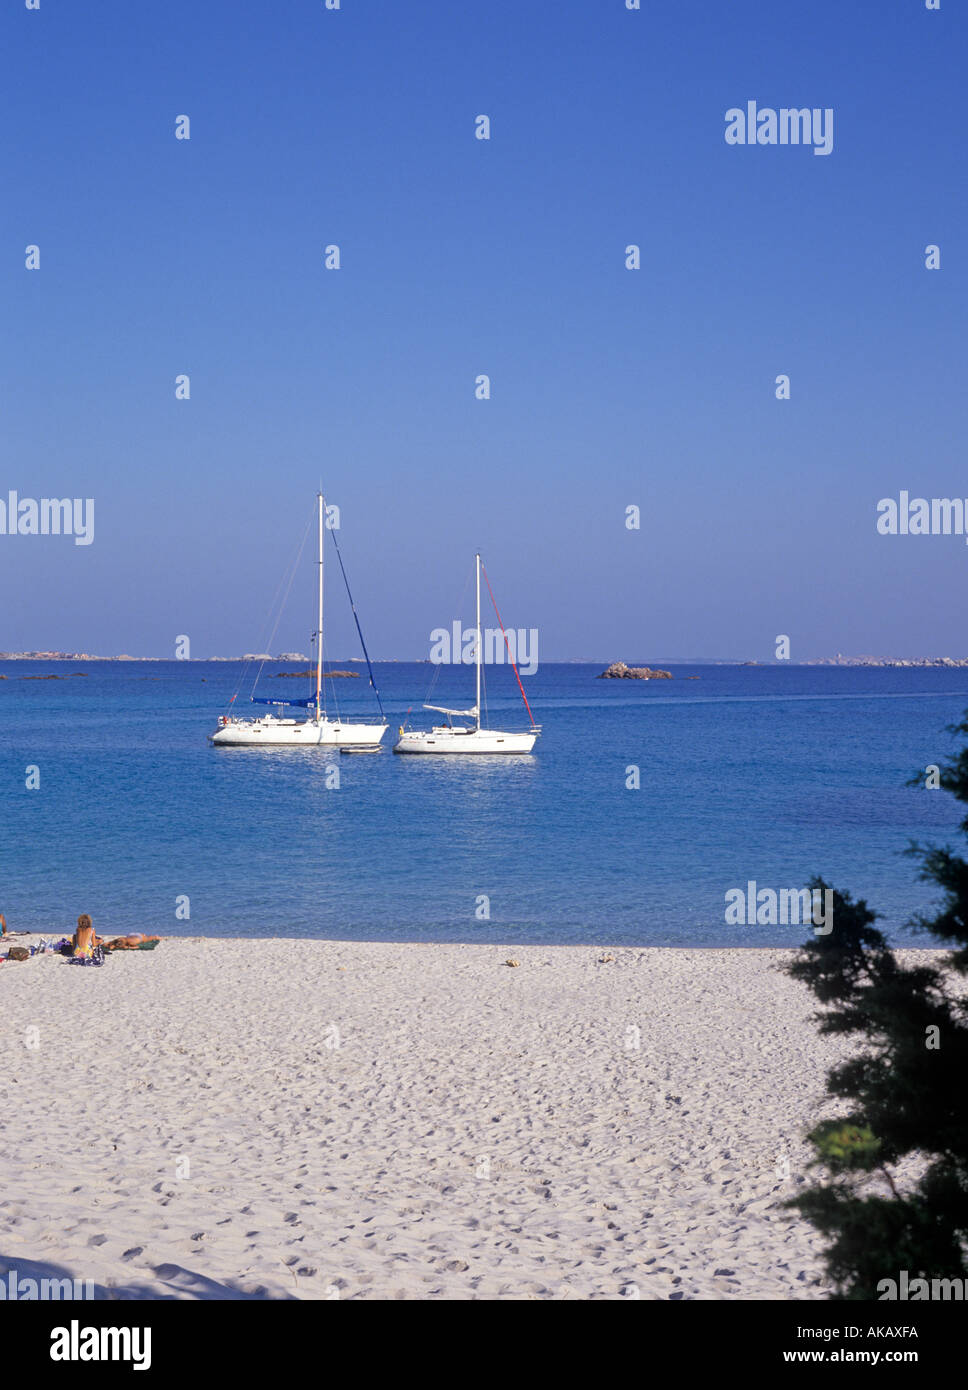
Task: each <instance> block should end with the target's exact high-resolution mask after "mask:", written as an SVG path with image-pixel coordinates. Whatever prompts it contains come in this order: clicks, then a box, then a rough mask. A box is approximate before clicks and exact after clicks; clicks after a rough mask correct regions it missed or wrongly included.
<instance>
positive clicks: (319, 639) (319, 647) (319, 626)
mask: <svg viewBox="0 0 968 1390" xmlns="http://www.w3.org/2000/svg"><path fill="white" fill-rule="evenodd" d="M318 502H319V617H318V619H317V622H316V721H317V723H318V722H319V708H320V695H321V693H322V689H323V494H322V493H321V492H320V493H319V494H318Z"/></svg>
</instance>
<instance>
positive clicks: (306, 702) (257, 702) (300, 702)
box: [249, 695, 316, 709]
mask: <svg viewBox="0 0 968 1390" xmlns="http://www.w3.org/2000/svg"><path fill="white" fill-rule="evenodd" d="M249 699H250V701H251V703H252V704H253V705H301V706H302V708H303V709H308V708H309V706H310V705H315V703H316V696H315V695H314V696H313V697H312V698H311V699H309V700H292V699H288V700H266V699H263V698H262V697H260V696H259V695H251V696H250V697H249Z"/></svg>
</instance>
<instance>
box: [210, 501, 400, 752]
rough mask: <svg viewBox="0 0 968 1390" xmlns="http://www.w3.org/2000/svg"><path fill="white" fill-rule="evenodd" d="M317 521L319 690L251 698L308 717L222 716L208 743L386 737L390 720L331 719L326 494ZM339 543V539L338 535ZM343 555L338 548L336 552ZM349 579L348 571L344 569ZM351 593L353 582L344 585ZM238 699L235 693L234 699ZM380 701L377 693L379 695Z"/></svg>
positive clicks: (367, 742)
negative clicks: (326, 655)
mask: <svg viewBox="0 0 968 1390" xmlns="http://www.w3.org/2000/svg"><path fill="white" fill-rule="evenodd" d="M316 500H317V504H318V520H319V562H318V569H319V616H318V622H317V628H316V694H315V696H311V697H310V698H309V699H284V700H268V699H259V698H257V697H256V696H254V695H253V696H251V701H252V703H253V704H256V705H275V706H277V707H280V708H283V709H284V708H286V707H287V706H293V707H302V708H303V709H305V710H306V711H307V713H306V717H305V718H304V719H288V718H283V717H282V716H280V715H275V714H272V713H269V714H264V715H262V716H261V717H258V718H253V719H239V718H236V717H234V716H232V715H226V714H223V715H221V716H220V717H219V721H218V728H217V729H216V730H215V733H214V734H209V742H210V743H213V744H217V745H218V746H219V747H226V746H235V747H243V746H248V747H259V748H269V747H286V748H291V747H294V748H315V747H325V748H335V747H340V748H341V747H344V746H353V747H357V748H359V747H368V746H375V745H377V744H379V742H380V740H381V739H382V738H383V735H384V734H385V733H386V731H387V722H386V720H385V719H384V718H382V706H381V718H380V720H377V721H372V722H364V721H355V720H354V721H352V722H350V721H348V720H345V719H340V718H339V717H338V716H337V717H336V718H330V716H329V715H328V714H327V713H326V710H325V709H324V708H323V699H322V692H323V514H324V510H325V503H324V501H323V494H322V493H321V492H320V493H318V494H317V498H316ZM334 541H335V537H334ZM338 553H339V550H338V547H337V554H338ZM342 563H343V562H342V558H341V559H340V566H341V567H342ZM343 577H344V579H345V578H346V571H345V570H344V571H343ZM346 588H347V593H348V594H349V584H347V586H346ZM349 597H350V606H351V607H352V609H353V616H354V618H356V627H357V631H358V632H359V634H360V641H361V642H362V641H363V632H362V630H361V628H360V622H359V618H357V617H356V607H355V605H354V604H353V596H352V594H350V595H349ZM363 651H364V654H365V655H366V645H365V643H364V644H363ZM366 664H367V667H368V669H369V672H370V684H371V685H372V686H373V688H374V690H376V684H375V682H374V680H373V668H372V666H370V658H369V656H368V655H367V656H366ZM234 698H235V697H234V696H233V699H234ZM377 699H378V700H379V696H377Z"/></svg>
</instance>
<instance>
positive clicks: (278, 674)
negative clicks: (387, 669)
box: [270, 667, 360, 681]
mask: <svg viewBox="0 0 968 1390" xmlns="http://www.w3.org/2000/svg"><path fill="white" fill-rule="evenodd" d="M315 674H316V668H315V667H307V669H306V670H305V671H275V672H274V673H273V674H272V676H271V677H270V679H272V680H277V681H284V680H291V679H293V678H294V677H295V676H315ZM327 676H349V677H351V678H352V679H353V680H359V678H360V673H359V671H324V672H323V679H324V680H325V678H326V677H327Z"/></svg>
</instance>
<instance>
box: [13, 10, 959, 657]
mask: <svg viewBox="0 0 968 1390" xmlns="http://www.w3.org/2000/svg"><path fill="white" fill-rule="evenodd" d="M966 33H968V21H966V18H965V14H964V10H963V7H962V6H960V5H958V4H956V3H955V0H942V7H941V10H940V11H938V12H936V13H934V12H929V11H927V10H926V9H925V8H924V4H923V0H892V3H890V4H885V3H883V0H851V3H843V2H842V0H836V2H835V0H799V3H797V2H795V0H790V2H789V3H784V4H777V3H775V0H757V2H756V3H751V2H749V0H747V2H746V3H743V0H738V2H736V3H730V4H728V5H727V4H722V3H718V0H717V2H716V3H714V2H713V0H706V2H705V3H693V4H682V3H672V2H671V0H670V3H660V0H644V3H643V9H642V11H640V12H629V11H627V10H626V8H625V4H624V0H482V3H479V4H471V3H463V2H462V0H407V2H406V3H404V2H403V0H342V7H341V9H340V10H339V11H338V12H332V11H327V10H326V8H325V6H324V3H323V0H285V3H283V2H282V0H248V2H247V3H245V4H239V3H229V0H138V3H137V4H135V3H132V0H97V3H94V0H41V8H40V10H39V11H37V12H31V11H28V10H26V9H25V8H24V7H23V6H22V5H20V4H18V3H17V0H9V3H7V4H6V5H5V6H4V7H3V10H2V15H0V44H2V51H3V55H4V57H3V68H4V79H3V102H4V105H5V107H6V110H5V114H4V123H3V129H4V132H5V134H4V138H3V190H4V193H3V198H2V200H0V227H2V243H0V244H2V247H3V254H2V257H0V293H2V296H3V319H4V332H3V347H2V353H3V358H2V367H3V387H4V389H3V404H2V424H0V429H2V435H3V440H4V443H3V468H2V470H0V498H3V497H5V495H6V492H7V490H8V489H10V488H15V489H17V490H18V491H19V493H20V494H21V495H22V496H31V497H41V496H55V497H60V496H82V497H88V496H90V497H94V498H95V541H94V544H93V545H91V546H88V547H78V546H74V545H73V543H72V542H71V541H70V540H65V539H62V538H33V537H20V536H17V537H7V536H2V537H0V585H2V596H3V602H2V610H0V611H2V623H0V649H7V650H11V649H22V648H40V647H44V648H61V649H71V650H79V649H84V650H88V651H96V652H102V653H106V654H109V653H113V652H119V651H127V652H130V653H133V654H136V655H148V654H165V655H169V654H173V644H174V640H175V636H176V635H177V634H181V633H186V634H188V635H190V637H191V639H192V648H193V655H199V656H201V655H208V654H212V653H220V654H231V653H235V652H239V651H243V650H251V649H252V648H253V647H254V646H256V645H257V644H258V642H259V639H260V638H261V637H262V635H263V627H264V618H265V613H266V610H267V608H268V606H269V603H270V601H271V599H272V595H273V594H274V593H275V591H276V587H277V585H278V582H279V579H280V576H281V574H282V572H283V570H284V568H285V566H286V564H287V563H288V561H289V559H290V557H291V555H292V553H293V551H294V548H295V545H296V542H297V540H298V537H299V535H300V534H301V531H302V528H303V526H304V523H305V520H306V517H307V514H308V511H309V508H310V507H311V505H312V496H313V493H314V492H315V490H316V487H317V485H318V482H319V480H320V478H322V480H323V483H324V487H325V490H326V492H327V495H328V497H329V498H330V499H331V500H332V501H333V502H335V503H338V504H339V505H340V507H341V509H342V520H343V525H342V530H341V533H340V535H341V543H342V546H343V550H344V555H345V557H346V560H347V563H348V565H349V568H350V576H351V580H352V582H353V585H354V589H355V595H356V598H357V603H358V607H359V609H360V612H361V614H362V617H363V620H364V628H365V631H366V632H367V635H368V640H369V642H370V646H371V649H372V651H373V652H374V654H375V655H378V656H384V657H408V656H410V657H416V656H426V655H427V651H428V637H429V632H430V630H431V628H433V627H435V626H438V625H445V624H449V623H450V621H451V619H452V618H454V617H455V616H457V612H456V605H457V600H458V598H459V596H460V594H461V591H462V588H463V585H464V582H465V578H466V575H467V572H468V568H469V565H470V563H471V560H472V556H473V551H474V548H475V547H477V546H480V548H481V549H482V550H483V552H484V554H485V559H486V560H487V561H488V563H489V568H490V570H491V574H492V577H493V579H494V582H495V584H496V586H497V594H498V599H499V602H501V604H502V612H503V615H504V617H505V620H506V621H507V622H508V623H510V624H512V625H515V626H521V627H537V628H538V629H539V631H540V640H541V649H540V650H541V656H542V658H544V659H546V660H552V659H556V658H561V659H565V658H573V657H582V656H587V657H595V658H599V657H600V658H609V659H612V658H623V657H624V658H648V657H649V656H650V655H659V654H666V655H681V656H690V655H708V656H720V657H729V656H739V657H756V658H759V659H768V658H769V657H771V655H772V653H773V643H774V638H775V636H776V635H777V634H779V633H786V634H789V635H790V636H791V639H792V652H791V655H792V658H793V659H794V660H797V659H798V658H799V659H805V658H808V657H812V656H817V655H824V654H829V653H834V652H836V651H843V652H851V653H856V652H874V653H881V654H898V655H915V654H945V653H947V654H951V655H962V654H966V653H968V638H966V632H965V626H964V623H963V610H964V600H965V594H966V576H968V546H966V545H965V543H964V541H963V539H961V538H958V537H947V538H945V537H938V538H900V537H897V538H883V537H880V536H878V535H877V533H876V531H875V528H874V519H875V512H874V508H875V504H876V502H877V500H878V499H879V498H881V497H884V496H889V495H895V496H896V495H897V492H898V490H899V489H901V488H907V489H908V490H910V491H911V492H912V494H917V493H920V494H922V495H924V496H928V497H931V496H952V495H959V494H960V495H961V496H968V469H966V467H965V462H964V459H965V445H964V440H965V418H964V417H965V409H966V404H965V403H966V398H968V393H966V390H965V370H964V369H965V322H966V314H965V309H966V305H965V284H966V275H965V257H966V251H968V241H966V235H965V225H966V220H965V214H966V177H965V176H966V161H965V156H964V148H965V81H964V74H965V71H966V66H968V63H966V59H968V43H966ZM750 99H754V100H756V101H757V102H758V103H759V105H760V106H761V107H763V106H773V107H781V106H810V107H814V106H816V107H823V108H826V107H832V108H833V110H834V113H835V126H834V136H835V143H834V150H833V153H832V154H831V155H830V156H829V157H818V156H816V155H814V154H813V153H812V151H811V150H810V149H804V148H792V147H787V148H771V147H748V148H747V147H731V146H728V145H727V144H726V143H725V141H724V129H725V122H724V116H725V112H726V110H727V109H728V108H730V107H733V106H740V107H743V106H745V103H746V102H747V101H748V100H750ZM481 113H485V114H487V115H488V116H489V117H490V119H491V122H492V131H491V139H490V141H489V142H484V141H478V140H476V139H475V138H474V121H475V117H476V116H477V115H479V114H481ZM181 114H187V115H188V116H189V117H190V118H191V140H190V141H178V140H176V139H175V138H174V129H175V118H176V117H177V116H179V115H181ZM632 242H635V243H638V244H639V245H640V246H641V248H642V268H641V270H640V271H638V272H631V271H628V270H626V269H625V265H624V248H625V246H626V245H627V244H628V243H632ZM329 243H338V244H339V246H340V248H341V253H342V268H341V269H340V270H339V271H326V270H325V268H324V263H323V248H324V247H325V246H326V245H327V244H329ZM928 243H937V244H939V245H940V246H941V249H942V269H941V271H940V272H929V271H927V270H925V268H924V247H925V246H926V245H927V244H928ZM28 244H37V245H39V246H40V248H41V268H40V270H39V271H31V272H29V271H27V270H26V269H25V268H24V248H25V247H26V246H27V245H28ZM183 372H184V373H188V374H189V375H190V377H191V400H190V401H189V402H180V401H176V400H175V396H174V386H175V377H176V376H177V375H178V374H179V373H183ZM479 373H487V374H488V375H489V376H490V378H491V382H492V398H491V400H489V401H486V402H482V401H478V400H476V399H475V395H474V382H475V378H476V376H477V375H478V374H479ZM779 373H788V374H789V375H790V377H791V390H792V396H791V399H790V400H789V401H784V402H780V401H777V400H776V399H775V395H774V391H775V386H774V378H775V377H776V376H777V374H779ZM629 504H637V505H638V506H640V507H641V509H642V527H641V530H640V531H637V532H636V531H629V530H627V529H626V527H625V524H624V514H625V508H626V506H628V505H629ZM305 580H306V582H305V583H304V584H302V585H300V587H299V591H298V592H299V601H298V602H296V603H294V604H293V605H291V608H290V612H289V614H288V621H286V622H284V624H283V626H282V628H280V632H279V638H278V640H277V642H276V644H275V645H276V646H277V647H286V646H298V647H300V648H301V649H303V650H305V649H306V634H307V632H308V630H309V627H310V626H311V611H310V610H311V595H310V593H309V575H308V572H307V573H306V575H305ZM337 597H338V596H337ZM344 638H345V640H344ZM327 646H328V649H329V650H330V651H331V652H332V653H333V655H340V654H347V653H351V652H352V651H353V650H355V648H354V644H353V642H352V640H351V628H350V624H349V620H348V614H347V612H346V606H345V604H344V603H340V602H337V603H336V604H334V605H333V609H332V627H331V629H330V637H329V639H328V641H327Z"/></svg>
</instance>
